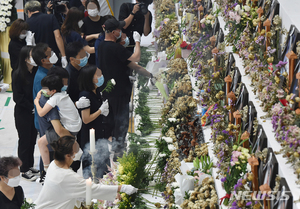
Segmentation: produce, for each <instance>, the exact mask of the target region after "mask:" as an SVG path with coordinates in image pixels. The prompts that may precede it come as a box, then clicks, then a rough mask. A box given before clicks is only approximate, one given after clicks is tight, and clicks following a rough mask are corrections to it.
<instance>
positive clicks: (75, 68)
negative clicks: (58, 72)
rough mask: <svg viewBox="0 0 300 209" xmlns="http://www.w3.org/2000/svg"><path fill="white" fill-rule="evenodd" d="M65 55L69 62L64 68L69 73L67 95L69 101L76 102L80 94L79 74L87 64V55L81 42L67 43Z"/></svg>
mask: <svg viewBox="0 0 300 209" xmlns="http://www.w3.org/2000/svg"><path fill="white" fill-rule="evenodd" d="M66 54H67V57H68V60H69V64H68V66H67V67H66V70H67V71H68V73H69V79H68V89H67V93H68V94H69V96H70V98H71V100H72V101H73V102H76V101H78V99H79V93H80V91H79V85H78V77H79V72H80V70H81V68H82V67H84V66H85V65H86V64H87V61H88V55H87V53H86V51H85V50H84V46H83V44H82V43H81V42H72V43H69V44H68V45H67V47H66Z"/></svg>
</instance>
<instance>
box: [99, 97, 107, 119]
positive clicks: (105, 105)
mask: <svg viewBox="0 0 300 209" xmlns="http://www.w3.org/2000/svg"><path fill="white" fill-rule="evenodd" d="M99 110H101V115H104V116H105V117H106V116H107V115H108V113H109V104H108V101H107V100H105V102H103V104H102V105H101V107H100V108H99Z"/></svg>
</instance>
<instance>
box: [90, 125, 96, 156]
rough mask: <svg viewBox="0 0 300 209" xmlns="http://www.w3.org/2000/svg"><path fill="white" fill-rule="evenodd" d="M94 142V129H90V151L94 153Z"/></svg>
mask: <svg viewBox="0 0 300 209" xmlns="http://www.w3.org/2000/svg"><path fill="white" fill-rule="evenodd" d="M95 144H96V142H95V129H93V128H92V129H90V151H91V152H95V151H96V148H95V147H96V145H95Z"/></svg>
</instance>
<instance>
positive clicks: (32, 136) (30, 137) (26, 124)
mask: <svg viewBox="0 0 300 209" xmlns="http://www.w3.org/2000/svg"><path fill="white" fill-rule="evenodd" d="M14 116H15V126H16V129H17V131H18V135H19V142H18V156H19V158H20V159H21V161H22V166H21V167H20V171H21V172H27V171H28V170H29V168H31V167H33V165H34V146H35V143H36V138H37V131H36V129H35V127H34V114H32V111H28V110H26V109H24V108H20V107H18V106H15V112H14Z"/></svg>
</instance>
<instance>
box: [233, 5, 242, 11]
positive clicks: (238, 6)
mask: <svg viewBox="0 0 300 209" xmlns="http://www.w3.org/2000/svg"><path fill="white" fill-rule="evenodd" d="M240 9H241V6H240V5H239V4H238V5H236V6H235V8H234V10H235V11H237V12H238V11H240Z"/></svg>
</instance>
